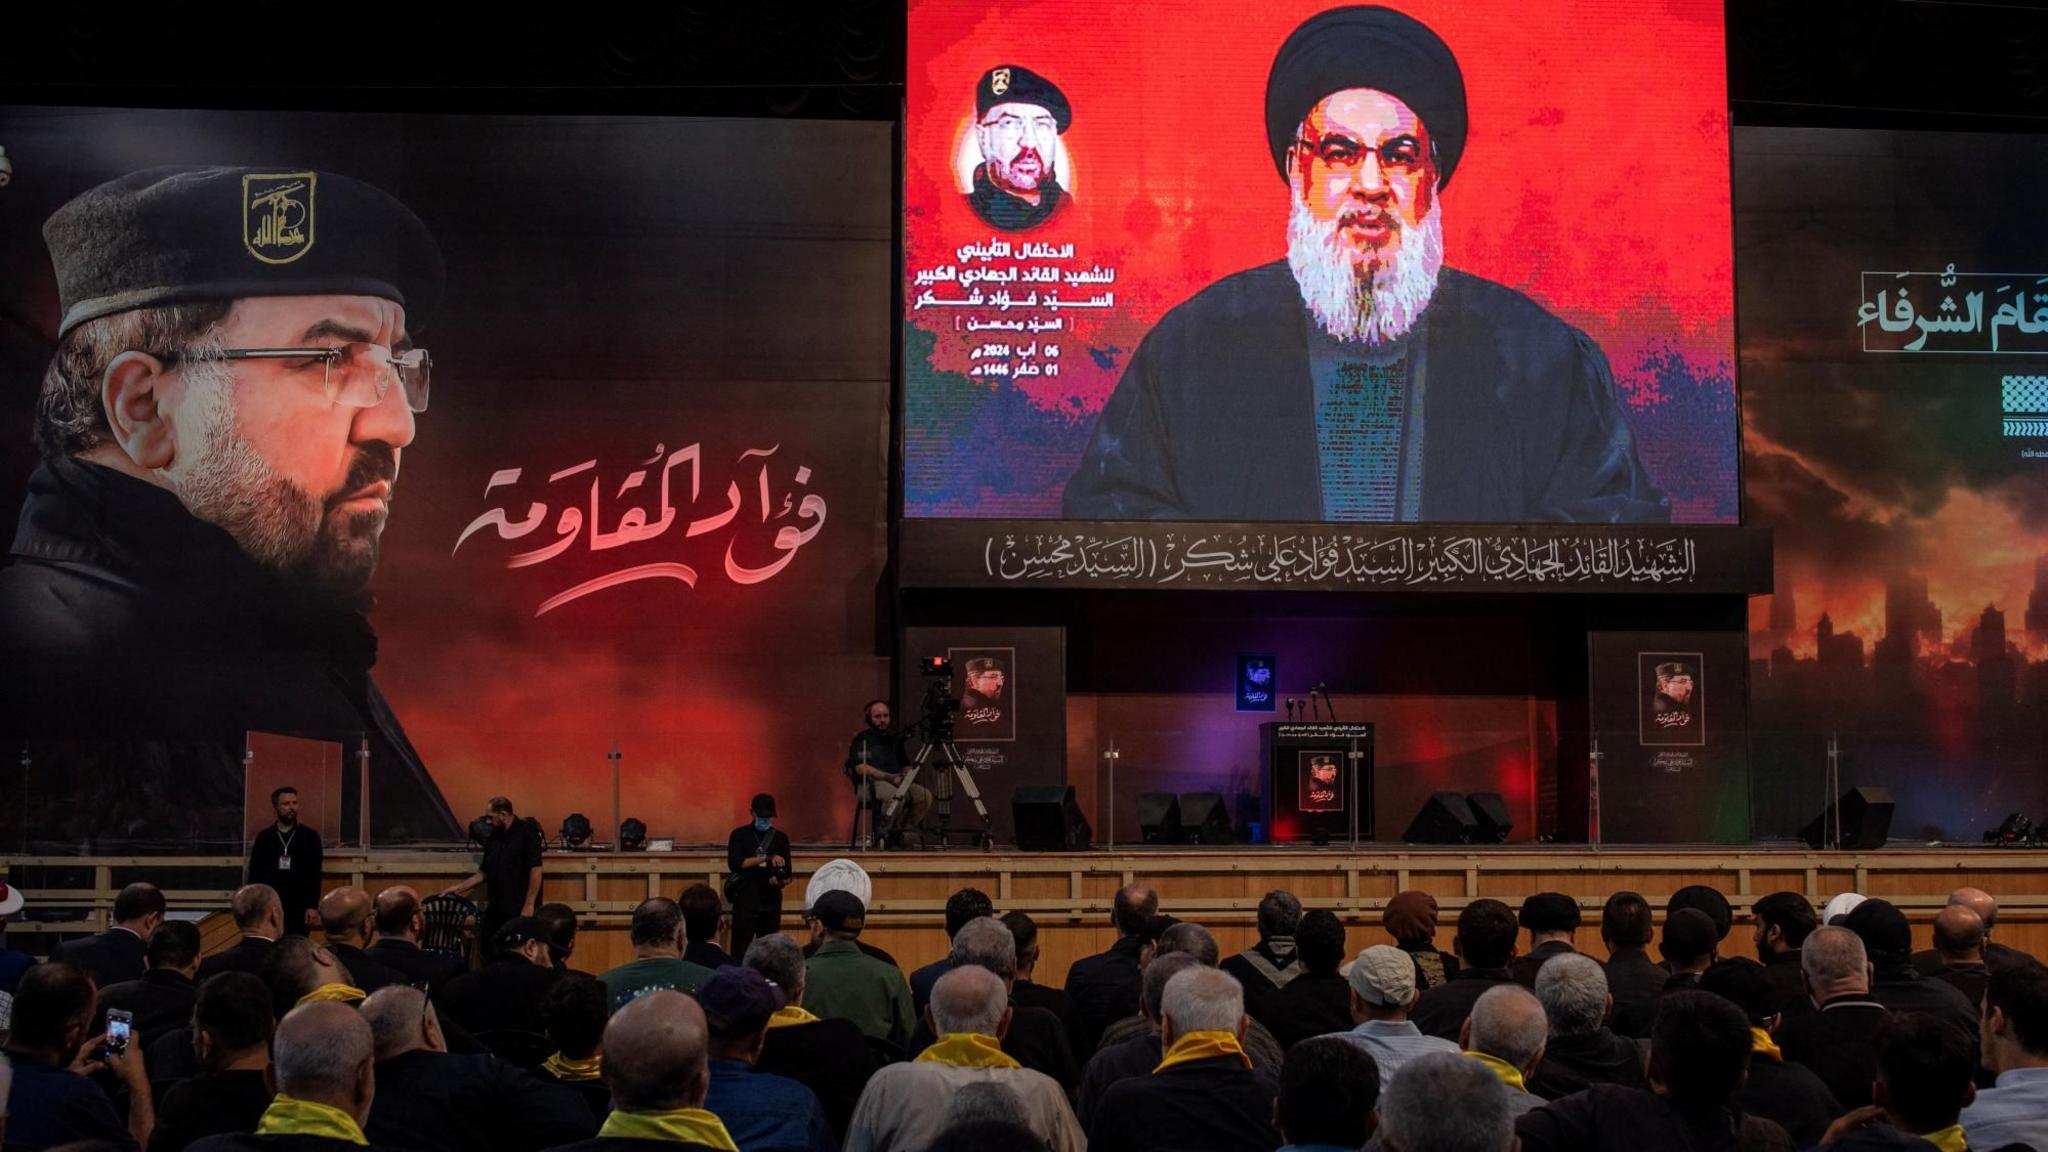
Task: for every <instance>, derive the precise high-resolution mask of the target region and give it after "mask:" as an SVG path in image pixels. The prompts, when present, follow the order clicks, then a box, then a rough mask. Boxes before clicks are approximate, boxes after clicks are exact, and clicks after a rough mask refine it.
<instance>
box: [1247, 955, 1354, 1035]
mask: <svg viewBox="0 0 2048 1152" xmlns="http://www.w3.org/2000/svg"><path fill="white" fill-rule="evenodd" d="M1267 1011H1268V1012H1269V1013H1270V1014H1271V1016H1272V1019H1270V1020H1267V1021H1266V1026H1267V1027H1269V1028H1271V1029H1272V1030H1273V1038H1274V1039H1275V1040H1278V1041H1280V1046H1281V1047H1282V1048H1292V1047H1294V1046H1295V1045H1296V1044H1299V1043H1301V1042H1302V1041H1303V1040H1306V1039H1308V1038H1309V1037H1311V1036H1321V1035H1324V1034H1326V1033H1330V1032H1349V1031H1350V1030H1351V1026H1352V1024H1353V1021H1352V1019H1351V982H1350V981H1349V980H1346V979H1345V978H1344V975H1343V974H1342V973H1340V972H1304V973H1302V974H1301V975H1299V976H1296V977H1295V978H1294V979H1293V980H1290V981H1288V983H1287V987H1285V988H1282V989H1281V990H1280V992H1279V994H1278V995H1276V996H1274V997H1273V1000H1272V1006H1271V1007H1270V1008H1268V1009H1267Z"/></svg>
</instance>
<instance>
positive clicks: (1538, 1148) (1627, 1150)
mask: <svg viewBox="0 0 2048 1152" xmlns="http://www.w3.org/2000/svg"><path fill="white" fill-rule="evenodd" d="M1515 1132H1516V1134H1518V1135H1519V1136H1521V1138H1522V1150H1523V1152H1650V1150H1652V1149H1655V1150H1656V1152H1666V1150H1670V1152H1680V1150H1686V1152H1793V1150H1794V1149H1796V1148H1797V1147H1798V1145H1795V1144H1794V1143H1792V1138H1791V1137H1790V1136H1788V1135H1786V1134H1785V1130H1784V1129H1783V1128H1780V1127H1778V1125H1776V1124H1774V1123H1772V1122H1771V1121H1769V1120H1766V1119H1764V1118H1762V1117H1761V1116H1746V1115H1742V1114H1739V1113H1736V1112H1732V1111H1728V1110H1723V1111H1722V1112H1720V1113H1719V1114H1718V1115H1716V1116H1714V1117H1713V1118H1711V1119H1706V1120H1695V1119H1689V1118H1687V1117H1686V1116H1685V1115H1683V1114H1682V1113H1680V1112H1679V1111H1678V1109H1676V1108H1674V1107H1672V1106H1671V1103H1670V1102H1669V1101H1667V1100H1666V1099H1665V1098H1664V1097H1662V1096H1659V1095H1657V1094H1656V1093H1654V1092H1646V1091H1644V1090H1643V1089H1641V1088H1623V1087H1621V1086H1619V1085H1614V1084H1602V1085H1600V1086H1599V1087H1596V1088H1590V1089H1587V1090H1586V1091H1584V1092H1579V1093H1575V1094H1573V1095H1570V1096H1567V1097H1565V1098H1564V1099H1562V1100H1553V1101H1551V1102H1550V1103H1549V1104H1546V1105H1544V1106H1543V1107H1541V1108H1537V1109H1535V1110H1533V1111H1530V1112H1527V1113H1524V1114H1523V1115H1522V1117H1521V1119H1519V1120H1517V1121H1515Z"/></svg>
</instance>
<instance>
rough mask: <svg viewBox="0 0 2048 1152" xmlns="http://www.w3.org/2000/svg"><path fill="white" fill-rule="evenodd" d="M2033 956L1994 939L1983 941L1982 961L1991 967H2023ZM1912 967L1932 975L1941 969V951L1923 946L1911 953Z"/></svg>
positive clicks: (1924, 973)
mask: <svg viewBox="0 0 2048 1152" xmlns="http://www.w3.org/2000/svg"><path fill="white" fill-rule="evenodd" d="M2033 962H2034V958H2033V957H2032V956H2031V955H2029V954H2027V953H2025V952H2022V951H2020V950H2019V949H2017V948H2008V947H2006V946H2005V945H2003V944H2000V943H1999V942H1998V941H1996V940H1986V941H1985V942H1984V963H1985V964H1986V965H1987V966H1989V967H1991V968H2024V967H2026V966H2027V965H2029V964H2032V963H2033ZM1913 968H1914V970H1915V971H1917V972H1919V973H1920V974H1921V975H1922V976H1932V975H1934V974H1935V973H1936V972H1937V971H1939V970H1940V969H1941V953H1939V952H1936V951H1935V950H1934V949H1932V948H1923V949H1921V950H1920V951H1918V952H1915V953H1913Z"/></svg>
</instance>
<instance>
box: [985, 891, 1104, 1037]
mask: <svg viewBox="0 0 2048 1152" xmlns="http://www.w3.org/2000/svg"><path fill="white" fill-rule="evenodd" d="M1002 920H1003V927H1005V928H1008V929H1009V930H1010V937H1011V938H1012V939H1014V940H1015V941H1016V942H1017V980H1016V982H1015V983H1013V984H1012V985H1010V1003H1012V1004H1015V1005H1016V1006H1017V1007H1019V1008H1043V1009H1045V1010H1046V1011H1048V1012H1050V1013H1052V1014H1053V1018H1054V1019H1056V1020H1058V1021H1059V1022H1060V1028H1061V1029H1063V1030H1064V1031H1065V1032H1066V1034H1067V1043H1068V1045H1069V1046H1070V1047H1071V1048H1072V1049H1073V1052H1074V1067H1075V1068H1077V1069H1078V1068H1080V1067H1082V1066H1084V1065H1086V1064H1087V1063H1088V1057H1089V1056H1091V1055H1093V1054H1094V1053H1093V1052H1092V1050H1090V1049H1086V1048H1083V1047H1081V1040H1082V1037H1081V1017H1080V1015H1079V1014H1078V1013H1076V1012H1075V1011H1074V1000H1073V997H1071V996H1068V995H1067V994H1066V992H1065V990H1063V989H1060V988H1055V987H1053V986H1052V985H1050V984H1039V983H1036V982H1034V981H1033V980H1032V979H1031V975H1032V972H1033V971H1034V970H1036V968H1037V967H1038V956H1039V952H1038V924H1037V922H1035V921H1034V920H1032V919H1031V915H1030V913H1028V912H1005V913H1003V917H1002Z"/></svg>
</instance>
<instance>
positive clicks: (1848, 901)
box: [1820, 892, 1869, 925]
mask: <svg viewBox="0 0 2048 1152" xmlns="http://www.w3.org/2000/svg"><path fill="white" fill-rule="evenodd" d="M1867 899H1869V897H1867V896H1864V895H1861V894H1860V893H1856V892H1844V893H1842V894H1841V895H1840V896H1837V897H1835V898H1834V899H1833V900H1830V901H1828V906H1827V907H1825V908H1823V909H1821V912H1820V922H1821V923H1822V924H1823V925H1826V924H1833V923H1834V922H1835V917H1837V916H1847V915H1848V914H1849V913H1851V912H1854V911H1855V910H1856V906H1857V905H1858V904H1861V903H1863V902H1864V901H1865V900H1867Z"/></svg>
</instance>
